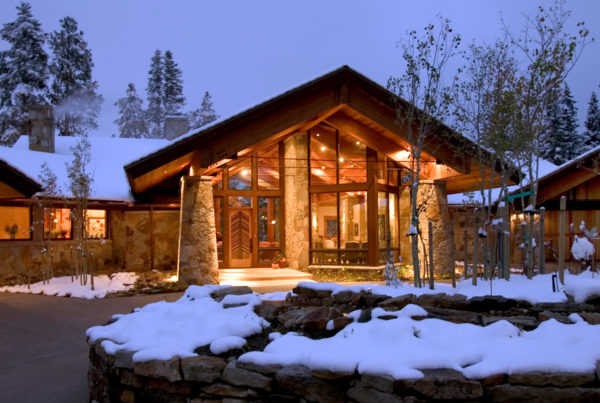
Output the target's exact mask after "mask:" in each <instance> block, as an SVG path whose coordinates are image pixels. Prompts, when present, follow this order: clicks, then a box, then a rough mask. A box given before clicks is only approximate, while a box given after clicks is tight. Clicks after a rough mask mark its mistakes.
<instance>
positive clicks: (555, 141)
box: [541, 84, 583, 165]
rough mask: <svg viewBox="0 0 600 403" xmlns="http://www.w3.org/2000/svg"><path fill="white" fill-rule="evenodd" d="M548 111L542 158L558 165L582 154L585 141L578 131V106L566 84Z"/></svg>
mask: <svg viewBox="0 0 600 403" xmlns="http://www.w3.org/2000/svg"><path fill="white" fill-rule="evenodd" d="M554 99H555V101H554V102H551V103H550V106H549V107H548V109H547V111H546V118H545V120H546V123H545V124H546V133H545V138H544V143H543V144H542V146H541V156H542V158H544V159H546V160H548V161H550V162H552V163H553V164H556V165H561V164H564V163H565V162H567V161H570V160H572V159H573V158H575V157H577V156H578V155H579V154H581V151H582V146H583V141H582V136H581V135H580V134H579V133H577V126H578V125H577V107H576V106H575V101H574V100H573V96H572V95H571V90H570V89H569V87H568V86H567V85H566V84H565V86H564V88H563V90H562V91H561V92H560V94H559V95H555V96H554Z"/></svg>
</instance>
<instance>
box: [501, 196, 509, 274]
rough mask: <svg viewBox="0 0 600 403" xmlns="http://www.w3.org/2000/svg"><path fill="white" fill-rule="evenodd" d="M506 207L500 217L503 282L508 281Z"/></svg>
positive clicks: (507, 219)
mask: <svg viewBox="0 0 600 403" xmlns="http://www.w3.org/2000/svg"><path fill="white" fill-rule="evenodd" d="M508 210H509V209H508V207H507V208H505V209H504V215H503V216H502V230H503V237H502V242H503V243H502V254H503V256H502V273H503V275H504V279H505V280H507V281H508V280H510V244H511V242H510V231H511V228H510V217H509V214H508V212H509V211H508Z"/></svg>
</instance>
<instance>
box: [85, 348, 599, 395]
mask: <svg viewBox="0 0 600 403" xmlns="http://www.w3.org/2000/svg"><path fill="white" fill-rule="evenodd" d="M131 355H132V354H131V353H129V354H127V353H119V354H117V355H116V356H112V355H108V354H106V353H105V352H104V351H103V350H102V347H101V346H100V344H99V343H96V344H94V345H92V346H91V348H90V371H89V382H90V385H91V387H90V401H93V400H96V401H98V402H136V401H138V402H142V401H143V402H148V401H152V402H198V403H199V402H205V401H211V402H217V401H218V402H221V401H222V402H226V401H228V402H232V401H264V402H266V401H277V402H296V401H298V402H299V401H303V399H304V400H305V401H309V402H341V401H350V402H353V401H356V402H396V401H397V402H401V401H412V402H417V401H429V400H452V401H474V400H477V401H479V400H489V401H522V400H529V401H535V402H559V401H560V402H565V401H590V402H592V401H600V381H599V379H598V377H599V374H598V372H599V371H598V370H596V372H595V373H589V374H575V373H541V372H532V373H528V374H513V375H505V374H500V375H494V376H490V377H487V378H484V379H477V380H471V379H466V378H465V377H464V376H463V375H462V374H461V373H459V372H457V371H453V370H449V369H423V370H421V371H422V372H423V373H424V375H425V377H424V378H420V379H400V380H394V379H392V378H391V377H389V376H386V375H377V374H369V375H366V374H363V375H360V374H357V373H342V372H339V373H338V372H329V371H314V370H313V371H311V370H310V369H309V368H307V367H304V366H300V365H292V366H286V367H279V366H258V365H256V364H249V363H244V362H240V361H237V360H236V359H229V360H226V359H223V358H221V357H215V356H198V357H190V358H183V359H180V358H178V357H175V358H172V359H170V360H168V361H148V362H144V363H133V362H132V361H131Z"/></svg>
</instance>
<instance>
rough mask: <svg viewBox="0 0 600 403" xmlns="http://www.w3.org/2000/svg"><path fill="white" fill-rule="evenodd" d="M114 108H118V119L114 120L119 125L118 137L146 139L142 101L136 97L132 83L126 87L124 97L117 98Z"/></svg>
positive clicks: (146, 130) (146, 131)
mask: <svg viewBox="0 0 600 403" xmlns="http://www.w3.org/2000/svg"><path fill="white" fill-rule="evenodd" d="M115 106H117V107H119V119H117V120H115V123H116V124H117V125H119V133H120V134H119V137H135V138H140V137H148V126H146V121H145V119H144V110H143V109H142V99H141V98H140V97H139V96H138V94H137V92H136V90H135V86H134V85H133V83H129V84H128V85H127V92H126V96H125V97H123V98H119V99H118V100H117V102H115Z"/></svg>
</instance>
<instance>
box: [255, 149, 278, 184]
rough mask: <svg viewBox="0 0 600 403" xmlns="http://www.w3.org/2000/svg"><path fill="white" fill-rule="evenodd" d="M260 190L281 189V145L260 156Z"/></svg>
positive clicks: (263, 152)
mask: <svg viewBox="0 0 600 403" xmlns="http://www.w3.org/2000/svg"><path fill="white" fill-rule="evenodd" d="M258 188H259V189H269V190H276V189H279V144H275V145H274V146H273V147H270V148H268V149H266V150H264V151H262V152H260V153H259V154H258Z"/></svg>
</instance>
